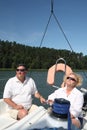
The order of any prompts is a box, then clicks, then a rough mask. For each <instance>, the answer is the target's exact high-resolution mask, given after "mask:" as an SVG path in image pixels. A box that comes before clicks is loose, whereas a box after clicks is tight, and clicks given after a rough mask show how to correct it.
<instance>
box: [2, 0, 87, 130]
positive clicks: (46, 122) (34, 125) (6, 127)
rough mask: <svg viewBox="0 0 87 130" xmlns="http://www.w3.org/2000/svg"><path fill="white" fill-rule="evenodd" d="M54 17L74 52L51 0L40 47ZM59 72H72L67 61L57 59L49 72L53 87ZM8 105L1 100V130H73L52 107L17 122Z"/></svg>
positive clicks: (85, 109) (86, 114)
mask: <svg viewBox="0 0 87 130" xmlns="http://www.w3.org/2000/svg"><path fill="white" fill-rule="evenodd" d="M52 15H53V16H54V18H55V20H56V22H57V24H58V26H59V27H60V29H61V31H62V33H63V35H64V37H65V39H66V41H67V43H68V45H69V46H70V48H71V50H72V51H73V49H72V47H71V45H70V43H69V41H68V39H67V37H66V35H65V33H64V31H63V29H62V27H61V25H60V23H59V21H58V20H57V18H56V16H55V14H54V12H53V1H52V0H51V15H50V17H49V20H48V23H47V26H46V28H45V32H44V34H43V37H42V40H41V43H40V47H41V46H42V42H43V39H44V37H45V34H46V31H47V28H48V24H49V22H50V19H51V16H52ZM59 61H63V62H64V63H62V62H61V63H59ZM59 71H62V72H64V73H65V74H67V73H70V72H72V69H71V67H70V66H68V65H67V64H66V61H65V59H63V58H59V59H57V61H56V63H55V64H54V65H53V66H51V67H50V68H49V70H48V75H47V83H48V84H50V85H51V86H52V87H56V88H57V89H58V87H57V86H55V85H54V80H55V73H58V72H59ZM81 91H82V92H83V93H84V99H85V102H84V106H83V115H84V116H83V128H82V129H81V130H87V90H86V89H84V88H81ZM6 110H7V104H6V103H5V102H4V101H3V99H0V130H18V129H20V130H71V128H70V120H69V117H68V118H60V117H58V116H55V115H54V114H53V110H52V107H50V106H49V107H48V108H47V109H46V108H44V107H43V106H39V107H38V109H36V110H35V111H33V112H32V113H30V114H28V115H27V116H25V117H24V118H23V119H21V120H19V121H18V120H15V119H13V118H11V117H10V116H9V114H8V113H7V111H6ZM73 130H74V129H73Z"/></svg>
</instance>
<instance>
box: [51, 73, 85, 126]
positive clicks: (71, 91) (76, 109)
mask: <svg viewBox="0 0 87 130" xmlns="http://www.w3.org/2000/svg"><path fill="white" fill-rule="evenodd" d="M81 84H82V77H81V76H80V75H78V74H76V73H70V74H69V75H68V76H66V75H65V77H64V87H62V88H59V89H58V90H56V91H55V92H54V93H52V94H51V95H49V96H48V103H49V104H52V103H53V101H54V99H55V98H64V99H66V100H68V101H70V115H71V120H72V124H73V125H74V126H76V127H77V128H81V120H80V117H82V106H83V102H84V98H83V94H82V93H81V92H80V91H79V90H78V89H77V88H76V87H77V86H80V85H81Z"/></svg>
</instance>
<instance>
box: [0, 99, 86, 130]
mask: <svg viewBox="0 0 87 130" xmlns="http://www.w3.org/2000/svg"><path fill="white" fill-rule="evenodd" d="M67 125H68V121H67V120H60V119H58V118H56V117H53V116H51V115H50V114H49V112H48V110H46V109H45V108H44V107H42V106H40V107H39V108H38V109H37V110H35V111H34V112H32V113H30V114H29V115H27V116H26V117H24V118H23V119H21V120H20V121H17V120H14V119H12V118H11V117H10V116H9V115H8V114H7V112H6V104H5V103H4V102H3V99H0V130H18V129H19V130H32V129H35V128H38V129H40V128H53V127H56V128H61V127H62V128H64V129H65V130H67V127H68V126H67ZM82 130H87V112H86V115H85V117H84V127H83V129H82Z"/></svg>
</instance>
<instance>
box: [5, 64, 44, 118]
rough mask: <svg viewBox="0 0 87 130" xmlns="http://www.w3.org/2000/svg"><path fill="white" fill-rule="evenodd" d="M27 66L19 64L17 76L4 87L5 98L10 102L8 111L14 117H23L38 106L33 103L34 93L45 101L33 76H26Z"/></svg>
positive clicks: (41, 100) (42, 101)
mask: <svg viewBox="0 0 87 130" xmlns="http://www.w3.org/2000/svg"><path fill="white" fill-rule="evenodd" d="M26 73H27V68H26V66H25V65H24V64H19V65H18V66H17V69H16V76H15V77H12V78H10V79H9V80H8V81H7V83H6V85H5V89H4V94H3V99H4V101H5V102H6V103H7V104H8V112H9V114H10V116H11V117H12V118H14V119H18V120H20V119H22V118H23V117H25V116H26V115H27V114H28V113H29V112H31V111H32V110H33V109H36V108H37V107H38V106H36V105H32V95H34V96H35V97H36V98H38V99H40V102H41V103H45V99H44V98H43V97H42V96H41V95H40V93H39V92H38V90H37V88H36V85H35V82H34V80H33V79H32V78H30V77H27V76H26Z"/></svg>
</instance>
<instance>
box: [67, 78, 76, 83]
mask: <svg viewBox="0 0 87 130" xmlns="http://www.w3.org/2000/svg"><path fill="white" fill-rule="evenodd" d="M67 79H70V80H72V81H75V82H76V79H74V78H72V77H67Z"/></svg>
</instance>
